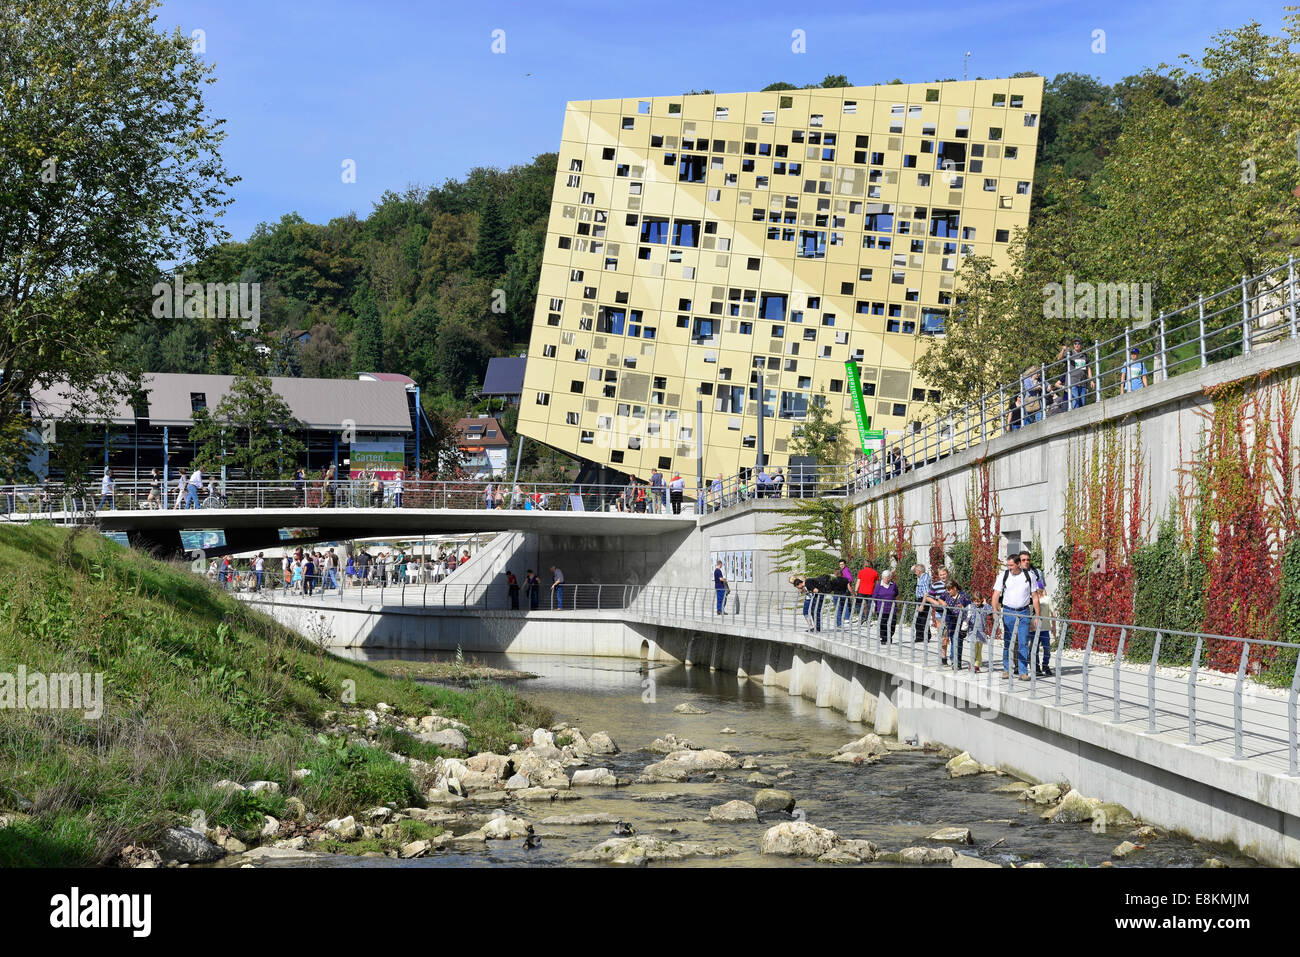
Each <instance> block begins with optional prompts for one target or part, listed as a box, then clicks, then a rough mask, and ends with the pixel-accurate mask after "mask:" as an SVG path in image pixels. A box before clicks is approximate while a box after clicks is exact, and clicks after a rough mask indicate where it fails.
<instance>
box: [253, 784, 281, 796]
mask: <svg viewBox="0 0 1300 957" xmlns="http://www.w3.org/2000/svg"><path fill="white" fill-rule="evenodd" d="M244 790H246V791H248V792H250V793H252V794H260V793H262V792H263V791H265V792H266V793H267V794H279V793H280V785H279V784H277V783H276V782H274V781H249V782H248V784H246V785H244Z"/></svg>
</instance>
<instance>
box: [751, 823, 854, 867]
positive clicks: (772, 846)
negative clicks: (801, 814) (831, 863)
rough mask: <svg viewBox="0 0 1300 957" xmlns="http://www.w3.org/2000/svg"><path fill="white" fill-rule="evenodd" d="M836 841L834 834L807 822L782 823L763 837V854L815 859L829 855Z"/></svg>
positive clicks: (770, 829) (771, 828) (769, 829)
mask: <svg viewBox="0 0 1300 957" xmlns="http://www.w3.org/2000/svg"><path fill="white" fill-rule="evenodd" d="M838 841H839V838H838V837H837V836H836V834H835V832H834V831H828V830H827V829H826V828H824V827H817V826H816V825H814V824H809V823H808V822H807V821H783V822H782V823H780V824H777V825H776V826H775V827H770V828H768V830H767V832H766V833H765V834H764V835H763V853H764V854H779V855H781V856H783V857H814V858H816V857H821V856H822V855H824V854H827V853H829V852H830V850H831V849H832V848H833V847H834V846H835V845H836V844H837V843H838Z"/></svg>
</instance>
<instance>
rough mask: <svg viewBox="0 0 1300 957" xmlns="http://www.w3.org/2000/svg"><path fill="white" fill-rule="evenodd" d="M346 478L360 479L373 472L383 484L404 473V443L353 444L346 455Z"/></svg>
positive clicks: (386, 441) (369, 442)
mask: <svg viewBox="0 0 1300 957" xmlns="http://www.w3.org/2000/svg"><path fill="white" fill-rule="evenodd" d="M348 459H349V461H348V477H349V478H360V477H361V475H362V473H363V472H365V471H367V470H373V471H374V472H375V473H376V474H377V475H378V476H379V477H380V478H381V479H383V480H384V481H385V482H388V481H391V480H392V479H394V478H396V477H397V476H398V475H399V474H400V473H402V472H405V471H406V443H405V441H404V440H402V439H400V438H397V439H377V440H372V441H364V442H353V443H352V445H351V447H350V449H349V455H348Z"/></svg>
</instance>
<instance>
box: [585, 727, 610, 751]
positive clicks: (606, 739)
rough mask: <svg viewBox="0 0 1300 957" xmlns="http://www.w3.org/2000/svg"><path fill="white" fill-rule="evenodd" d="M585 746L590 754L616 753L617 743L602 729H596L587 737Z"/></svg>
mask: <svg viewBox="0 0 1300 957" xmlns="http://www.w3.org/2000/svg"><path fill="white" fill-rule="evenodd" d="M587 747H588V748H590V749H591V753H592V754H618V745H616V744H615V743H614V739H613V738H611V737H610V736H609V735H608V734H606V733H605V732H604V731H597V732H596V733H595V734H593V735H592V736H591V737H590V738H588V739H587Z"/></svg>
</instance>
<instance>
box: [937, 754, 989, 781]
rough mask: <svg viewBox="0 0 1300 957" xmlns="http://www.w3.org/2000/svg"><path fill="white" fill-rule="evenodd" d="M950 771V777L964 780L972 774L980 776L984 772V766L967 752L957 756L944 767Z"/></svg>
mask: <svg viewBox="0 0 1300 957" xmlns="http://www.w3.org/2000/svg"><path fill="white" fill-rule="evenodd" d="M944 768H945V769H947V771H948V776H949V777H953V778H963V777H966V776H967V775H970V774H979V773H981V772H982V771H983V770H984V766H983V765H982V764H980V763H979V762H978V761H976V760H975V759H974V758H972V757H971V756H970V754H969V753H968V752H966V751H963V752H962V753H961V754H959V755H957V756H956V757H955V758H953V759H952V760H950V761H949V762H948V763H947V764H945V765H944Z"/></svg>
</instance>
